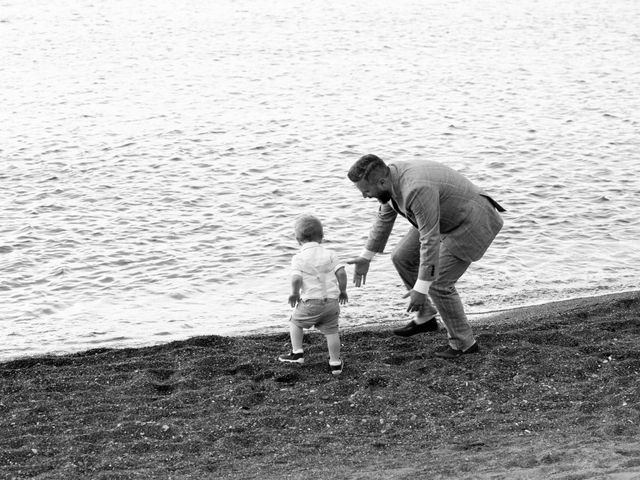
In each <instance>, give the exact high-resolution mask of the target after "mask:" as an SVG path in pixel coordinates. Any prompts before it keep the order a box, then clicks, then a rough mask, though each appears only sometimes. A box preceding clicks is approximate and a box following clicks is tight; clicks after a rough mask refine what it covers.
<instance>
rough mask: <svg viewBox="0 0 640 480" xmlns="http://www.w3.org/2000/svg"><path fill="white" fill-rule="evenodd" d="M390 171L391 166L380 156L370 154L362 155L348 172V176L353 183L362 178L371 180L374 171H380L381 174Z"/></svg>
mask: <svg viewBox="0 0 640 480" xmlns="http://www.w3.org/2000/svg"><path fill="white" fill-rule="evenodd" d="M388 171H389V167H387V165H386V164H385V163H384V162H383V161H382V159H380V157H378V156H376V155H373V154H371V153H370V154H368V155H365V156H363V157H360V158H359V159H358V161H357V162H356V163H354V164H353V165H352V166H351V168H350V169H349V173H347V177H349V180H351V181H352V182H353V183H356V182H359V181H360V180H365V181H367V182H368V181H370V177H371V174H372V173H374V172H375V173H379V174H380V176H386V175H387V172H388Z"/></svg>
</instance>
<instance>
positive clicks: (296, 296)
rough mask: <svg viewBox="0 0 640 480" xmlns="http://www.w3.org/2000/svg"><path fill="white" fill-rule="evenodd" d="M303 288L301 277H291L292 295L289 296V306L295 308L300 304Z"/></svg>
mask: <svg viewBox="0 0 640 480" xmlns="http://www.w3.org/2000/svg"><path fill="white" fill-rule="evenodd" d="M301 288H302V277H301V276H300V275H292V276H291V295H289V305H291V306H292V307H295V306H296V305H297V304H298V303H300V289H301Z"/></svg>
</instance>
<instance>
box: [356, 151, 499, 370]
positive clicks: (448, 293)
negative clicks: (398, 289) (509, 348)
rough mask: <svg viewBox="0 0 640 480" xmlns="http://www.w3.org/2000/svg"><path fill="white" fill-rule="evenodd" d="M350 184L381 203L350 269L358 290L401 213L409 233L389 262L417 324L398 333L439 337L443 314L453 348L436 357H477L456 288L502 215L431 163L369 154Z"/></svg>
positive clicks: (477, 192) (452, 174)
mask: <svg viewBox="0 0 640 480" xmlns="http://www.w3.org/2000/svg"><path fill="white" fill-rule="evenodd" d="M348 177H349V179H350V180H351V181H352V182H354V183H355V185H356V187H357V188H358V190H360V192H361V193H362V196H363V197H364V198H376V199H377V200H378V201H379V202H380V204H381V205H380V208H379V210H378V215H377V217H376V220H375V222H374V224H373V226H372V228H371V230H370V232H369V238H368V240H367V244H366V246H365V249H364V251H363V252H362V253H361V255H360V256H359V257H357V258H355V259H353V260H350V261H348V262H347V263H350V264H354V265H355V271H354V284H355V286H356V287H360V286H361V285H364V284H365V281H366V276H367V272H368V271H369V264H370V262H371V259H372V258H373V257H374V255H375V254H376V253H381V252H383V251H384V247H385V245H386V243H387V240H388V238H389V235H390V234H391V230H392V228H393V225H394V222H395V220H396V217H397V216H398V214H400V215H402V216H404V217H406V219H407V220H408V221H409V222H410V223H411V228H410V229H409V232H408V233H407V234H406V235H405V236H404V238H403V239H402V240H400V242H399V243H398V245H397V246H396V247H395V249H394V251H393V252H392V254H391V260H392V262H393V265H394V266H395V268H396V270H397V271H398V273H399V275H400V278H401V279H402V281H403V282H404V284H405V286H406V287H407V289H408V290H409V293H408V294H407V296H408V297H409V306H408V309H407V311H410V312H416V318H415V320H412V321H411V322H409V324H407V325H406V326H404V327H402V328H398V329H396V330H394V333H395V334H397V335H401V336H411V335H415V334H417V333H422V332H430V331H437V330H438V323H437V320H436V318H435V317H436V313H440V317H441V318H442V322H443V323H444V326H445V328H446V329H447V334H448V338H449V345H448V347H447V348H446V350H444V351H438V352H436V356H438V357H441V358H446V359H452V358H457V357H459V356H461V355H463V354H469V353H475V352H477V351H478V344H477V343H476V341H475V338H474V335H473V331H472V329H471V326H470V325H469V322H468V321H467V317H466V315H465V312H464V308H463V306H462V301H461V300H460V297H459V295H458V292H457V291H456V287H455V284H456V282H457V281H458V279H459V278H460V277H461V276H462V274H463V273H464V272H465V271H466V270H467V268H468V267H469V265H470V264H471V262H475V261H477V260H479V259H480V258H481V257H482V255H483V254H484V252H485V251H486V250H487V248H488V247H489V245H490V244H491V242H492V241H493V239H494V238H495V236H496V235H497V234H498V232H499V231H500V229H501V228H502V224H503V220H502V218H501V216H500V214H499V213H498V212H504V209H503V208H502V207H501V206H500V205H499V204H498V203H497V202H496V201H494V200H493V199H492V198H491V197H489V196H488V195H487V194H486V193H484V192H483V191H482V190H481V189H480V188H478V187H477V186H476V185H474V184H473V183H471V181H469V180H468V179H467V178H466V177H464V176H463V175H462V174H460V173H458V172H456V171H454V170H452V169H451V168H449V167H447V166H445V165H442V164H440V163H436V162H432V161H409V162H394V163H390V164H389V165H387V164H385V163H384V162H383V161H382V160H381V159H380V158H379V157H377V156H375V155H365V156H363V157H362V158H360V159H359V160H358V161H357V162H356V163H355V164H353V166H352V167H351V169H350V170H349V173H348ZM427 294H428V295H429V296H427ZM429 297H431V300H432V301H433V304H432V303H431V301H430V300H429ZM434 305H435V308H434Z"/></svg>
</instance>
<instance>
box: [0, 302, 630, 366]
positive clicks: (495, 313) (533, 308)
mask: <svg viewBox="0 0 640 480" xmlns="http://www.w3.org/2000/svg"><path fill="white" fill-rule="evenodd" d="M637 291H638V290H624V291H620V292H614V293H608V294H601V295H596V296H586V297H573V298H568V299H564V300H553V301H547V302H540V303H534V304H531V305H524V306H516V307H507V308H501V309H497V310H491V311H487V312H471V313H469V312H468V313H467V316H468V318H469V321H470V323H471V325H472V327H473V326H475V325H481V324H483V323H485V322H487V321H489V322H490V321H492V320H496V319H498V318H508V317H509V315H510V314H512V313H513V314H515V315H532V314H534V313H533V312H538V311H545V310H550V309H553V308H563V307H564V305H568V304H576V305H581V304H584V303H585V302H590V301H593V300H594V299H601V301H607V299H615V298H618V297H621V298H622V297H624V296H626V295H633V294H634V292H637ZM527 312H528V313H527ZM376 313H378V314H379V313H380V312H376ZM376 313H374V314H372V315H376ZM403 313H404V312H403V309H402V305H401V304H400V303H399V304H398V308H397V311H396V309H394V310H393V315H397V316H398V318H397V320H396V321H391V320H381V319H379V318H374V319H371V320H370V321H369V322H367V323H360V324H358V325H348V326H343V325H344V323H346V322H345V321H344V320H345V319H348V318H349V315H350V313H349V311H348V310H346V311H345V312H344V313H343V325H341V332H344V333H348V332H352V331H362V330H391V329H392V328H396V327H397V326H399V325H401V324H403V323H406V322H407V321H408V320H409V319H410V318H412V317H411V316H408V315H405V316H404V317H402V314H403ZM384 316H385V317H389V313H386V311H385V313H384ZM285 331H288V327H287V322H286V320H285V319H284V318H283V320H282V324H281V325H278V326H277V327H274V326H271V327H268V328H267V327H262V328H258V329H256V330H249V331H245V332H241V333H234V334H224V333H223V334H221V335H222V336H225V337H231V338H235V337H254V336H262V335H265V336H268V335H278V334H280V333H282V332H285ZM311 333H316V332H311ZM211 335H212V336H214V335H215V334H211ZM203 336H204V337H206V336H209V334H204V335H194V336H185V337H183V338H175V339H169V340H166V341H149V342H139V343H135V344H126V343H125V344H119V345H112V344H106V345H96V346H88V347H87V348H78V349H70V350H65V349H63V348H62V349H58V350H51V351H43V352H24V353H18V354H13V355H7V356H6V357H0V364H3V363H7V362H11V361H15V360H20V359H24V358H33V357H51V356H57V357H60V356H62V357H64V356H67V355H78V354H81V353H83V352H91V351H93V350H120V349H131V348H134V349H136V348H139V349H142V348H149V347H157V346H161V345H165V344H170V343H174V342H183V341H189V340H190V339H192V338H199V337H203Z"/></svg>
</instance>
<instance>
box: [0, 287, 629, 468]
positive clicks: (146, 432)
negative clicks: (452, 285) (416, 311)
mask: <svg viewBox="0 0 640 480" xmlns="http://www.w3.org/2000/svg"><path fill="white" fill-rule="evenodd" d="M474 328H475V329H476V332H477V338H478V341H479V344H480V347H481V351H480V353H479V354H477V355H471V356H468V357H466V356H465V357H463V358H459V359H456V360H455V361H446V360H441V359H436V358H434V356H433V352H434V350H435V348H436V347H438V346H440V345H441V344H442V341H443V339H444V333H443V331H442V330H441V331H440V332H436V333H433V334H424V335H417V336H415V337H411V338H401V337H397V336H394V335H392V334H391V332H390V330H389V329H388V328H384V329H383V328H367V329H350V330H346V331H344V332H343V336H342V342H343V353H344V359H345V368H344V371H343V373H342V374H341V375H340V376H337V377H335V378H334V377H333V376H332V375H331V374H330V373H329V372H328V371H327V364H326V358H325V357H326V347H325V345H324V343H323V342H324V339H323V337H322V335H318V334H310V335H307V336H306V337H305V342H306V345H305V349H306V351H307V352H308V359H307V362H306V363H305V364H304V365H287V364H282V363H280V362H278V361H277V355H278V354H279V353H281V352H282V351H283V348H285V346H286V345H287V343H288V335H287V333H286V332H285V331H283V332H282V333H281V334H279V333H278V334H268V335H252V336H237V337H225V336H202V337H195V338H191V339H189V340H186V341H177V342H172V343H168V344H163V345H157V346H153V347H145V348H126V349H96V350H89V351H85V352H82V353H74V354H69V355H61V356H46V355H45V356H34V357H26V358H20V359H16V360H12V361H7V362H3V363H1V364H0V378H1V382H0V432H2V435H0V477H1V478H7V479H21V478H37V479H63V478H64V479H66V480H69V479H86V478H92V479H116V478H121V479H125V478H126V479H191V478H193V479H195V478H198V479H203V478H212V479H213V478H216V479H222V478H224V479H250V478H256V479H257V478H261V479H271V478H273V479H276V478H289V479H302V478H316V479H382V478H394V479H403V478H406V479H409V478H487V479H488V478H492V479H497V478H510V479H512V478H523V479H524V478H543V477H544V478H549V479H560V478H562V479H569V478H616V479H632V478H639V477H640V441H638V438H639V437H638V434H639V433H640V384H639V383H638V375H639V373H640V350H639V349H638V344H640V292H637V291H635V292H626V293H618V294H611V295H604V296H597V297H591V298H581V299H575V300H568V301H562V302H554V303H549V304H544V305H538V306H534V307H526V308H518V309H514V310H510V311H506V312H502V313H500V314H496V315H493V316H489V317H487V318H484V319H482V320H480V321H477V322H476V324H475V325H474Z"/></svg>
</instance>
